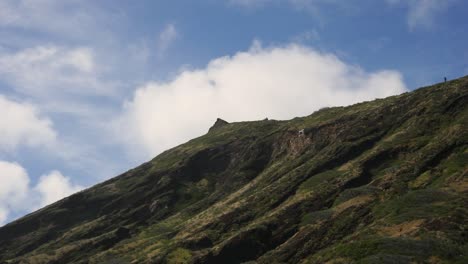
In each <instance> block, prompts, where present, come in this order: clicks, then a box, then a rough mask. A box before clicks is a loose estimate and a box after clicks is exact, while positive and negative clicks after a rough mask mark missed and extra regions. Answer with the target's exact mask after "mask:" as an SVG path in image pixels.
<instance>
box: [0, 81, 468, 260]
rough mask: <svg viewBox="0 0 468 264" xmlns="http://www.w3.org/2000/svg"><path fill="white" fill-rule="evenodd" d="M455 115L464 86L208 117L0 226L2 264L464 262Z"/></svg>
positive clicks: (463, 103) (462, 107) (459, 124)
mask: <svg viewBox="0 0 468 264" xmlns="http://www.w3.org/2000/svg"><path fill="white" fill-rule="evenodd" d="M467 105H468V77H464V78H460V79H458V80H454V81H451V82H447V83H441V84H437V85H434V86H431V87H426V88H422V89H419V90H416V91H414V92H411V93H405V94H402V95H399V96H393V97H389V98H386V99H380V100H375V101H372V102H365V103H360V104H356V105H353V106H349V107H334V108H327V109H322V110H320V111H317V112H315V113H314V114H312V115H310V116H307V117H302V118H295V119H292V120H290V121H275V120H263V121H256V122H240V123H227V122H225V121H223V120H218V121H217V122H216V124H217V125H216V126H214V127H212V128H211V129H210V131H209V133H207V134H206V135H204V136H202V137H199V138H196V139H193V140H191V141H189V142H187V143H185V144H183V145H180V146H178V147H175V148H173V149H171V150H168V151H166V152H164V153H162V154H161V155H159V156H157V157H156V158H154V159H153V160H151V161H149V162H147V163H145V164H142V165H141V166H139V167H137V168H135V169H132V170H130V171H128V172H126V173H124V174H122V175H120V176H118V177H115V178H113V179H111V180H109V181H107V182H104V183H101V184H99V185H96V186H94V187H92V188H90V189H88V190H85V191H82V192H80V193H78V194H75V195H72V196H70V197H68V198H65V199H63V200H61V201H59V202H57V203H55V204H53V205H50V206H48V207H46V208H43V209H41V210H39V211H37V212H34V213H32V214H30V215H28V216H25V217H23V218H21V219H19V220H17V221H15V222H13V223H10V224H8V225H6V226H4V227H2V228H0V262H1V261H6V262H7V263H17V262H20V263H131V262H133V263H241V262H247V261H255V262H257V263H272V262H273V263H300V262H304V263H325V262H327V261H330V262H329V263H353V262H359V263H414V262H416V263H423V262H424V263H443V262H444V261H445V262H459V263H466V262H468V258H467V256H466V252H468V247H467V245H466V242H467V230H466V229H467V219H468V218H467V208H466V205H467V204H468V201H467V200H468V197H467V191H468V180H467V172H468V169H467V160H468V150H467V140H468V133H467V127H468V126H467V124H468V109H467ZM301 130H304V131H303V133H299V131H301Z"/></svg>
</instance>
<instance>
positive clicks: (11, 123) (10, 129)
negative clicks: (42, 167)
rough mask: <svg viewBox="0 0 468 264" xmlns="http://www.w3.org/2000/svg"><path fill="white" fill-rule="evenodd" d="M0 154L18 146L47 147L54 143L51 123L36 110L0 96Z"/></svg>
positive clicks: (54, 137) (54, 135)
mask: <svg viewBox="0 0 468 264" xmlns="http://www.w3.org/2000/svg"><path fill="white" fill-rule="evenodd" d="M0 109H1V110H2V117H1V118H0V152H2V151H7V152H8V151H12V150H14V149H15V148H17V147H18V146H21V145H25V146H29V147H38V146H48V145H51V144H53V143H54V142H55V140H56V132H55V131H54V129H53V127H52V122H51V121H50V120H49V119H47V118H45V117H42V116H41V115H40V113H39V111H38V109H37V108H36V107H35V106H34V105H31V104H28V103H20V102H15V101H12V100H9V99H7V98H6V97H4V96H2V95H0Z"/></svg>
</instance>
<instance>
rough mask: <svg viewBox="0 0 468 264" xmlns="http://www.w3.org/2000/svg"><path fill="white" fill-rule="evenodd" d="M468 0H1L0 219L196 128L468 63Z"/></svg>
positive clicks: (288, 110)
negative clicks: (219, 118)
mask: <svg viewBox="0 0 468 264" xmlns="http://www.w3.org/2000/svg"><path fill="white" fill-rule="evenodd" d="M467 11H468V2H466V1H462V0H446V1H437V0H407V1H404V0H381V1H373V0H372V1H371V0H352V1H338V0H226V1H220V0H217V1H215V0H200V1H188V0H185V1H177V0H173V1H149V0H148V1H144V0H140V1H123V0H122V1H111V0H102V1H91V0H89V1H88V0H82V1H78V0H66V1H62V0H0V110H1V111H2V112H3V117H2V120H0V225H1V224H4V223H7V222H8V221H11V220H13V219H15V218H17V217H20V216H22V215H24V214H26V213H28V212H31V211H32V210H35V209H37V208H40V207H41V206H44V205H47V204H49V203H51V202H53V201H56V200H57V199H60V198H62V197H64V196H67V195H69V194H71V193H73V192H75V191H78V190H81V189H83V188H86V187H89V186H92V185H93V184H95V183H97V182H100V181H103V180H105V179H108V178H110V177H113V176H115V175H117V174H119V173H121V172H124V171H125V170H127V169H130V168H131V167H133V166H136V165H138V164H140V163H141V162H144V161H146V160H148V159H150V158H151V157H153V156H155V155H157V154H158V153H160V152H161V151H164V150H165V149H167V148H170V147H173V146H175V145H177V144H180V143H183V142H185V141H186V140H188V139H190V138H193V137H196V136H199V135H202V134H203V133H205V132H206V131H207V129H208V128H209V126H210V125H211V123H213V122H214V120H215V119H216V117H221V118H224V119H226V120H228V121H240V120H257V119H263V118H264V117H270V118H277V119H289V118H292V117H295V116H300V115H307V114H310V113H312V112H313V111H315V110H317V109H319V108H320V107H324V106H334V105H349V104H352V103H356V102H359V101H365V100H371V99H374V98H378V97H385V96H389V95H393V94H398V93H402V92H405V91H408V90H412V89H414V88H417V87H421V86H424V85H429V84H432V83H435V82H439V81H441V80H443V77H444V76H447V77H448V78H449V79H450V78H456V77H460V76H463V75H467V74H468V63H467V62H468V49H467V48H466V47H468V37H467V34H466V29H467V28H468V18H467V16H466V13H467Z"/></svg>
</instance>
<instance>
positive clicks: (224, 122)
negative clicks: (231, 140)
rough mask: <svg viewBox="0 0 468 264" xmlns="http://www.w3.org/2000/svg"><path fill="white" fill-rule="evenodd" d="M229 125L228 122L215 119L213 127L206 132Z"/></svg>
mask: <svg viewBox="0 0 468 264" xmlns="http://www.w3.org/2000/svg"><path fill="white" fill-rule="evenodd" d="M227 124H229V123H228V122H226V121H224V120H222V119H221V118H217V119H216V122H215V123H214V124H213V126H211V127H210V129H209V130H208V132H211V131H214V130H216V129H219V128H221V127H223V126H225V125H227Z"/></svg>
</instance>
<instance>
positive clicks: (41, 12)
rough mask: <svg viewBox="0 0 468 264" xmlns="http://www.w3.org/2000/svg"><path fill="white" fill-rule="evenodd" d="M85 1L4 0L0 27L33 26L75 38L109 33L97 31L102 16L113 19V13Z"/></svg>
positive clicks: (0, 6)
mask: <svg viewBox="0 0 468 264" xmlns="http://www.w3.org/2000/svg"><path fill="white" fill-rule="evenodd" d="M90 3H92V2H90V1H83V0H81V1H80V0H68V1H62V0H1V1H0V27H10V28H21V29H32V30H35V31H39V32H45V33H54V34H60V35H62V36H68V37H71V38H77V37H85V36H88V37H89V34H91V33H92V34H98V33H99V34H105V32H104V31H103V30H102V28H101V29H100V30H96V25H100V24H102V23H99V21H98V19H103V20H107V21H109V20H110V19H109V16H110V15H109V14H106V13H105V12H102V10H98V9H97V8H96V5H93V4H90Z"/></svg>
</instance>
